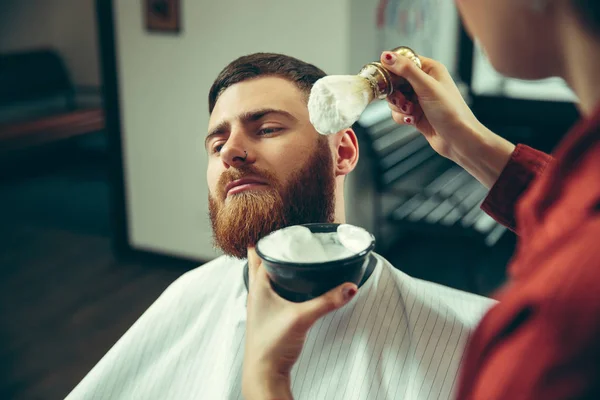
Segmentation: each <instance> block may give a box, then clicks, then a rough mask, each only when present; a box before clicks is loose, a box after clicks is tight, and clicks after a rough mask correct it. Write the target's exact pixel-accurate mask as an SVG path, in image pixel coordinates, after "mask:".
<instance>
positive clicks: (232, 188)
mask: <svg viewBox="0 0 600 400" xmlns="http://www.w3.org/2000/svg"><path fill="white" fill-rule="evenodd" d="M266 185H268V183H267V182H266V181H265V180H263V179H259V178H253V177H247V178H242V179H236V180H235V181H232V182H229V183H228V184H227V185H226V186H225V197H227V196H229V195H230V194H236V193H241V192H243V191H245V190H250V189H255V188H257V187H259V186H266Z"/></svg>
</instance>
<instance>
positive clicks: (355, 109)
mask: <svg viewBox="0 0 600 400" xmlns="http://www.w3.org/2000/svg"><path fill="white" fill-rule="evenodd" d="M372 100H373V91H372V90H371V86H370V85H369V82H368V81H367V80H366V79H365V78H362V77H360V76H358V75H330V76H326V77H324V78H321V79H319V80H318V81H317V82H315V84H314V85H313V88H312V90H311V92H310V96H309V99H308V113H309V116H310V122H311V123H312V124H313V126H314V127H315V129H316V130H317V132H319V133H320V134H322V135H331V134H333V133H336V132H339V131H341V130H342V129H346V128H350V127H351V126H352V125H353V124H354V123H355V122H356V121H358V118H359V117H360V115H361V114H362V112H363V111H364V110H365V108H367V106H368V105H369V103H370V102H371V101H372Z"/></svg>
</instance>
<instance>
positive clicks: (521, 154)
mask: <svg viewBox="0 0 600 400" xmlns="http://www.w3.org/2000/svg"><path fill="white" fill-rule="evenodd" d="M456 3H457V6H458V9H459V11H460V14H461V17H462V19H463V22H464V25H465V27H466V29H467V31H468V32H469V33H470V35H471V36H473V37H474V38H475V39H477V40H478V41H479V42H480V43H481V45H482V46H483V48H484V49H485V50H486V54H487V55H488V57H489V59H490V61H491V63H492V64H493V66H494V67H495V68H496V70H498V71H499V72H501V73H502V74H504V75H506V76H508V77H513V78H520V79H542V78H548V77H554V76H558V77H561V78H563V79H564V80H565V81H566V82H567V83H568V84H569V86H570V87H571V89H572V90H573V91H574V92H575V94H576V95H577V97H578V99H579V110H580V112H581V121H580V122H579V123H578V124H577V125H576V126H575V127H574V128H573V129H572V130H571V131H570V132H569V133H568V134H567V135H566V137H565V138H564V139H563V141H562V142H561V143H560V145H559V146H558V148H557V149H556V150H555V152H554V153H553V155H547V154H544V153H542V152H539V151H536V150H534V149H532V148H530V147H527V146H524V145H521V144H518V145H516V146H515V145H514V144H512V143H510V142H508V141H507V140H505V139H503V138H501V137H500V136H498V135H496V134H494V133H493V132H492V131H490V130H489V129H487V128H486V127H485V126H483V125H482V124H481V123H480V122H479V121H478V120H477V118H476V117H475V116H474V115H473V113H472V112H471V110H470V109H469V107H468V106H467V104H466V103H465V102H464V100H463V98H462V97H461V95H460V93H459V90H458V89H457V87H456V85H455V83H454V82H453V80H452V78H451V77H450V75H449V73H448V72H447V70H446V68H445V67H444V66H443V65H441V64H440V63H438V62H436V61H434V60H431V59H427V58H422V64H423V69H422V70H420V69H419V68H417V67H416V66H415V65H414V64H413V63H412V62H411V61H410V60H408V59H406V58H404V57H401V56H397V55H395V54H392V53H389V52H385V53H383V54H382V56H381V62H382V63H383V65H384V66H385V67H386V68H387V69H388V70H389V71H390V72H392V73H394V74H396V75H399V76H402V77H404V78H405V79H407V80H408V81H409V82H410V84H411V85H412V86H413V88H414V90H415V93H416V99H406V98H404V97H403V95H402V94H400V93H398V92H396V93H395V94H393V95H392V96H391V97H390V98H389V99H388V101H389V103H390V108H391V109H392V115H393V118H394V120H395V121H396V122H397V123H399V124H411V125H415V126H416V128H417V129H418V130H419V131H420V132H421V133H422V134H423V135H424V136H425V138H426V139H427V140H428V141H429V143H430V144H431V146H432V148H433V149H434V150H436V151H437V152H438V153H439V154H441V155H442V156H444V157H447V158H449V159H451V160H452V161H454V162H456V163H457V164H459V165H460V166H462V167H463V168H464V169H465V170H467V171H468V172H469V173H471V174H472V175H473V176H474V177H475V178H477V179H478V180H479V181H480V182H481V183H482V184H483V185H485V186H486V187H488V188H489V189H490V192H489V194H488V196H487V198H486V200H485V201H484V203H483V205H482V208H483V209H484V210H485V211H486V212H487V213H488V214H490V215H491V216H492V217H494V218H495V219H496V220H497V221H498V222H500V223H502V224H504V225H506V226H508V227H509V228H511V229H512V230H514V231H515V232H516V233H517V234H518V236H519V241H518V246H517V251H516V254H515V255H514V257H513V259H512V261H511V263H510V265H509V267H508V270H509V275H510V280H509V283H508V284H507V285H506V287H505V288H504V289H502V290H501V291H500V292H499V293H497V294H496V298H497V299H498V300H500V303H499V304H498V305H497V306H495V307H494V308H492V309H491V310H490V311H489V312H488V314H487V315H486V316H485V317H484V318H483V320H482V321H481V323H480V325H479V327H478V329H477V330H476V331H475V333H474V334H473V336H472V337H471V340H470V343H469V346H468V348H467V352H466V355H465V359H464V360H463V365H462V368H463V370H462V374H461V380H460V382H459V385H458V390H457V397H458V398H459V399H482V400H492V399H507V400H509V399H510V400H516V399H544V400H553V399H581V398H596V399H600V1H599V0H503V1H498V0H457V1H456ZM411 100H412V101H411ZM547 118H548V119H552V118H560V116H556V115H548V116H547ZM249 260H250V264H251V269H252V270H253V274H252V275H253V279H252V282H251V286H250V291H249V298H248V334H247V342H246V356H245V365H244V379H243V385H244V393H245V395H246V396H247V398H248V399H287V398H291V392H290V371H291V368H292V366H293V365H294V363H295V361H296V360H297V358H298V356H299V354H300V350H301V348H302V344H303V341H304V338H305V336H306V333H307V331H308V329H309V328H310V326H312V324H313V323H314V322H315V321H316V320H317V319H318V318H320V317H321V316H323V315H324V314H326V313H327V312H329V311H332V310H334V309H336V308H339V307H341V306H343V305H344V304H345V303H346V300H344V296H343V293H342V287H340V288H337V289H334V290H332V291H331V292H329V293H327V294H326V295H324V296H323V297H321V298H318V299H315V300H313V302H312V303H311V304H309V305H302V304H293V303H289V302H287V301H285V300H283V299H281V298H279V297H278V296H277V295H276V294H274V292H273V291H272V289H271V287H270V285H269V284H268V278H267V275H266V273H264V269H263V268H262V266H261V265H260V260H259V259H258V258H257V257H256V256H255V254H254V252H253V251H252V250H251V251H250V254H249ZM261 329H262V330H264V329H266V330H267V331H268V340H265V337H264V335H267V333H266V332H261Z"/></svg>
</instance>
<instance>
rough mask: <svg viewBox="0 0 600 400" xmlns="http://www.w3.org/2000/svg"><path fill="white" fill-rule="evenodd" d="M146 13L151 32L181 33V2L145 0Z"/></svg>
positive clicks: (177, 0) (147, 26)
mask: <svg viewBox="0 0 600 400" xmlns="http://www.w3.org/2000/svg"><path fill="white" fill-rule="evenodd" d="M144 13H145V16H146V30H148V31H149V32H158V33H160V32H163V33H179V32H181V1H180V0H144Z"/></svg>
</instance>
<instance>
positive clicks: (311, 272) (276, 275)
mask: <svg viewBox="0 0 600 400" xmlns="http://www.w3.org/2000/svg"><path fill="white" fill-rule="evenodd" d="M302 226H305V227H307V228H308V229H310V231H311V232H313V233H331V232H336V231H337V227H338V226H339V224H303V225H302ZM371 237H372V236H371ZM374 248H375V238H373V240H372V241H371V244H370V245H369V247H367V248H366V249H365V250H363V251H361V252H360V253H358V254H355V255H353V256H350V257H346V258H342V259H339V260H334V261H327V262H321V263H294V262H289V261H281V260H276V259H274V258H271V257H269V256H266V255H265V254H264V253H262V252H261V251H260V241H259V242H258V244H257V246H256V254H258V256H259V257H260V258H261V259H262V261H263V265H264V266H265V268H266V270H267V273H268V274H269V278H270V279H271V284H272V286H273V289H274V290H275V291H276V292H277V293H278V294H279V295H280V296H281V297H283V298H285V299H287V300H290V301H294V302H302V301H306V300H310V299H312V298H315V297H318V296H320V295H322V294H323V293H326V292H328V291H329V290H330V289H333V288H334V287H336V286H339V285H341V284H342V283H345V282H353V283H355V284H356V285H360V283H361V281H362V279H363V277H364V276H365V271H366V270H367V267H368V266H369V265H370V262H372V261H373V260H372V258H373V257H372V256H371V253H372V251H373V249H374Z"/></svg>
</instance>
